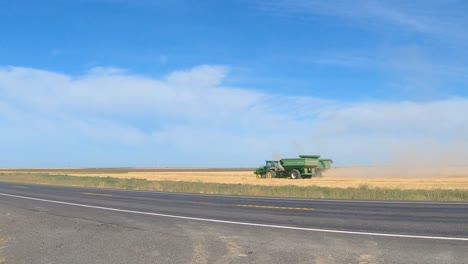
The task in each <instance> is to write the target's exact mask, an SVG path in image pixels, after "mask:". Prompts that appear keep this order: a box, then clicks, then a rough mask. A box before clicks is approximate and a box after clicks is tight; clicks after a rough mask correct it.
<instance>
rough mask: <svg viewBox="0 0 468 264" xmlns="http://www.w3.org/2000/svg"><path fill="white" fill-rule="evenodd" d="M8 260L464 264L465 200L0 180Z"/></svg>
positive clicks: (467, 237) (1, 232)
mask: <svg viewBox="0 0 468 264" xmlns="http://www.w3.org/2000/svg"><path fill="white" fill-rule="evenodd" d="M2 240H8V242H7V243H6V244H5V245H4V246H3V247H4V248H3V250H1V248H2V245H0V259H1V258H2V254H3V257H6V259H7V261H6V263H7V264H8V263H466V262H467V259H468V203H431V202H427V203H426V202H376V201H330V200H311V199H282V198H281V199H278V198H258V197H236V196H212V195H196V194H180V193H161V192H134V191H122V190H109V189H94V188H71V187H59V186H44V185H29V184H18V183H0V243H1V241H2Z"/></svg>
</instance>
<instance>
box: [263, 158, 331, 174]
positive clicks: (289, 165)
mask: <svg viewBox="0 0 468 264" xmlns="http://www.w3.org/2000/svg"><path fill="white" fill-rule="evenodd" d="M332 163H333V161H332V160H331V159H320V156H319V155H300V156H299V158H296V159H281V160H279V161H276V160H267V161H266V164H265V166H262V167H260V168H258V169H256V170H255V171H254V174H255V175H256V176H257V179H262V178H291V179H301V178H311V177H313V176H319V175H320V173H321V172H322V171H324V170H326V169H329V168H331V164H332Z"/></svg>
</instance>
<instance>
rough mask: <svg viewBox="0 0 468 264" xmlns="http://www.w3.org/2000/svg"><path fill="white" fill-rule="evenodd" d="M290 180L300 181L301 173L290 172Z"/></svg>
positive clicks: (296, 171)
mask: <svg viewBox="0 0 468 264" xmlns="http://www.w3.org/2000/svg"><path fill="white" fill-rule="evenodd" d="M291 179H302V175H301V172H300V171H298V170H292V171H291Z"/></svg>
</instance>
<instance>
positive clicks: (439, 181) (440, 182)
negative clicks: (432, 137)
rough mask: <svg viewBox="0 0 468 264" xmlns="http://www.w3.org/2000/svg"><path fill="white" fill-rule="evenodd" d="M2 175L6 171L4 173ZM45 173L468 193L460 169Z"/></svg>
mask: <svg viewBox="0 0 468 264" xmlns="http://www.w3.org/2000/svg"><path fill="white" fill-rule="evenodd" d="M3 172H4V173H7V172H8V173H22V174H24V173H25V172H26V173H28V172H30V173H37V171H36V170H26V171H24V170H8V171H7V170H3ZM0 173H2V170H0ZM41 173H46V174H56V175H63V174H66V175H70V176H93V177H112V178H118V179H132V178H135V179H146V180H149V181H176V182H178V181H183V182H197V183H223V184H247V185H261V186H286V185H292V186H300V187H307V186H319V187H331V188H358V187H360V186H362V185H365V186H366V187H368V188H370V189H372V188H385V189H403V190H409V189H412V190H432V189H445V190H453V189H460V190H468V166H466V167H464V166H459V167H338V168H332V169H330V170H328V171H326V172H325V173H323V176H322V177H315V178H312V179H303V180H291V179H256V178H255V176H254V174H253V170H245V169H244V170H242V169H230V170H226V169H224V170H223V169H127V170H125V169H104V170H98V169H91V170H86V169H75V170H65V169H61V170H52V169H51V170H45V169H44V170H41Z"/></svg>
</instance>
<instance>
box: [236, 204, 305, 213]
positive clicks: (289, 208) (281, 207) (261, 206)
mask: <svg viewBox="0 0 468 264" xmlns="http://www.w3.org/2000/svg"><path fill="white" fill-rule="evenodd" d="M237 206H239V207H248V208H267V209H279V210H300V211H313V210H314V208H307V207H284V206H268V205H255V204H238V205H237Z"/></svg>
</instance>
